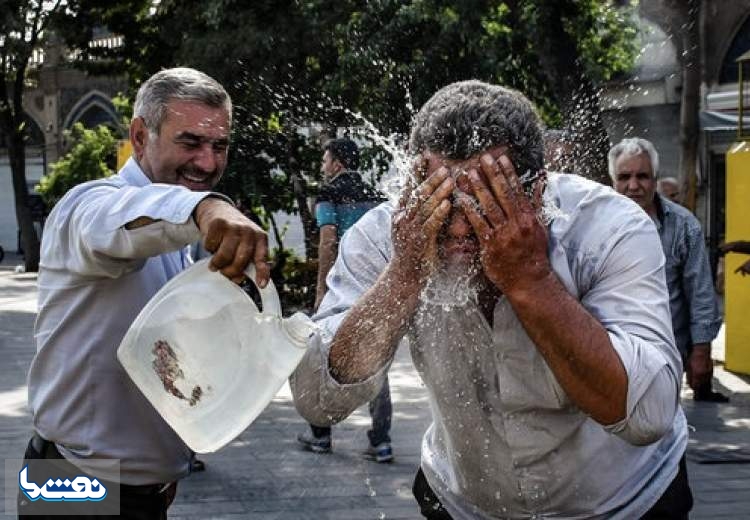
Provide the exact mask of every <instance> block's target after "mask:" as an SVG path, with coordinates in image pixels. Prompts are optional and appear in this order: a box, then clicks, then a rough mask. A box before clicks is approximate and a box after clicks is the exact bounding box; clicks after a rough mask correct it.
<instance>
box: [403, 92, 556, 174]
mask: <svg viewBox="0 0 750 520" xmlns="http://www.w3.org/2000/svg"><path fill="white" fill-rule="evenodd" d="M497 145H507V146H508V148H509V150H508V156H509V157H510V159H511V161H512V162H513V164H514V166H515V167H516V171H517V172H518V175H519V176H521V175H523V174H525V173H528V172H531V173H536V172H538V171H539V170H541V169H542V168H543V167H544V140H543V139H542V126H541V121H540V119H539V116H538V114H537V112H536V109H535V108H534V105H532V104H531V102H530V101H529V100H528V99H527V98H526V97H525V96H524V95H523V94H521V93H520V92H517V91H515V90H512V89H509V88H505V87H501V86H498V85H490V84H489V83H484V82H481V81H476V80H471V81H459V82H457V83H452V84H450V85H448V86H446V87H443V88H442V89H440V90H438V91H437V92H436V93H435V94H434V95H433V96H432V98H430V100H429V101H427V103H425V104H424V105H423V106H422V108H421V109H420V110H419V113H418V114H417V116H416V117H415V119H414V123H413V124H412V130H411V139H410V141H409V147H410V149H411V151H412V152H414V153H419V152H422V151H425V150H430V151H433V152H437V153H441V154H443V155H445V156H446V157H448V158H450V159H458V160H463V159H468V158H469V157H471V156H472V155H476V154H477V153H479V152H481V151H483V150H486V149H487V148H490V147H492V146H497Z"/></svg>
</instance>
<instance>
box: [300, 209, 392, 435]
mask: <svg viewBox="0 0 750 520" xmlns="http://www.w3.org/2000/svg"><path fill="white" fill-rule="evenodd" d="M389 239H390V211H389V209H388V207H387V206H385V205H381V206H379V207H378V208H376V209H374V210H372V211H371V212H370V213H368V214H366V215H365V216H364V217H362V218H361V219H360V220H359V221H358V222H357V223H356V224H355V225H354V226H352V227H351V228H350V229H349V230H348V231H347V232H346V233H345V234H344V236H343V237H342V239H341V245H340V246H339V255H338V258H337V259H336V263H335V264H334V266H333V268H332V269H331V271H330V272H329V274H328V278H327V279H326V283H327V284H328V292H327V293H326V296H325V298H324V299H323V302H322V303H321V305H320V309H319V311H318V313H317V314H316V315H315V316H314V317H313V319H314V321H315V322H316V323H317V324H318V325H319V326H320V332H319V333H318V334H316V335H315V336H313V338H312V339H311V342H310V345H309V348H308V349H307V353H306V354H305V356H304V358H303V359H302V362H301V363H300V364H299V366H298V367H297V369H296V370H295V371H294V373H293V374H292V376H291V377H290V379H289V383H290V387H291V389H292V395H293V397H294V404H295V407H296V408H297V411H298V412H299V413H300V415H302V417H304V418H305V419H306V420H307V421H309V422H310V423H311V424H314V425H316V426H327V425H330V424H335V423H337V422H339V421H342V420H344V419H345V418H346V417H348V416H349V415H350V414H351V413H352V412H353V411H354V410H356V409H357V408H358V407H359V406H361V405H363V404H364V403H367V402H369V401H371V400H372V399H374V398H375V396H376V395H377V394H378V392H379V391H380V389H381V388H382V386H383V383H384V380H385V376H386V374H387V373H388V367H389V366H390V361H389V362H388V363H386V365H384V366H383V367H381V368H380V369H379V370H378V372H377V373H375V374H374V375H372V376H371V377H369V378H368V379H366V380H364V381H361V382H359V383H352V384H341V383H339V382H338V381H336V380H335V379H334V378H333V377H332V376H331V374H330V371H329V365H328V355H329V351H330V348H331V342H332V340H333V337H334V336H335V335H336V332H337V330H338V328H339V326H340V325H341V322H342V321H343V320H344V318H345V317H346V315H347V313H348V312H349V310H350V309H351V307H352V306H353V305H354V304H355V303H356V301H357V300H358V299H359V298H360V297H361V296H362V295H363V294H364V293H365V292H366V291H367V290H368V289H369V288H370V287H371V286H372V285H374V284H375V281H376V280H377V278H378V276H380V273H382V272H383V270H384V269H385V267H386V265H387V263H388V261H389V259H390V257H391V246H390V240H389Z"/></svg>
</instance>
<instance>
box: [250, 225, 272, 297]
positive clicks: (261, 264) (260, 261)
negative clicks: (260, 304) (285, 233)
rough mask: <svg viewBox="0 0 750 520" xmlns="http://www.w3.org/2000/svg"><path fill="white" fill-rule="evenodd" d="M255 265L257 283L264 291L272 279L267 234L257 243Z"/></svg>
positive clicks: (254, 257)
mask: <svg viewBox="0 0 750 520" xmlns="http://www.w3.org/2000/svg"><path fill="white" fill-rule="evenodd" d="M253 263H254V264H255V282H256V283H257V284H258V287H260V288H261V289H262V288H264V287H265V286H266V285H268V280H270V278H271V265H270V264H269V263H268V237H267V236H266V234H265V233H263V234H262V235H261V236H259V237H258V238H257V239H256V241H255V251H254V255H253Z"/></svg>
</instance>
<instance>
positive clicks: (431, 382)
mask: <svg viewBox="0 0 750 520" xmlns="http://www.w3.org/2000/svg"><path fill="white" fill-rule="evenodd" d="M545 198H548V199H550V201H551V202H552V203H553V204H554V205H555V206H557V208H559V211H554V212H552V214H553V215H555V216H554V218H553V220H552V222H551V223H550V224H549V227H548V229H549V243H548V252H549V258H550V263H551V265H552V269H553V270H554V272H555V274H556V275H557V277H558V278H559V280H560V281H561V282H562V284H563V285H564V286H565V288H566V289H567V290H568V292H570V293H571V294H572V295H573V296H575V297H576V298H577V299H578V300H579V301H580V302H581V305H582V306H583V307H584V308H585V309H586V310H587V311H588V312H589V313H591V315H592V316H594V317H595V318H596V319H597V320H598V321H599V322H600V323H601V324H602V326H603V327H604V328H605V329H606V331H607V333H608V335H609V338H610V341H611V343H612V346H613V348H614V349H615V351H616V352H617V354H618V355H619V357H620V359H621V361H622V364H623V367H624V368H625V371H626V373H627V376H628V392H627V407H626V417H625V418H624V419H623V420H622V421H621V422H619V423H617V424H613V425H608V426H602V425H600V424H598V423H597V422H595V421H594V420H593V419H591V418H590V417H588V416H587V415H586V414H584V413H583V412H581V411H580V410H579V409H578V408H577V407H576V406H575V404H574V403H573V402H571V400H570V398H569V397H568V396H567V395H566V394H565V392H564V390H563V389H562V387H561V386H560V384H559V383H558V382H557V379H556V378H555V376H554V374H553V372H552V370H551V369H550V368H549V367H548V365H547V363H546V361H545V360H544V358H543V357H542V355H541V354H540V353H539V350H538V349H537V348H536V346H535V345H534V344H533V342H532V341H531V339H530V338H529V336H528V335H527V334H526V331H525V330H524V328H523V325H522V324H521V323H520V321H519V320H518V318H517V317H516V315H515V313H514V311H513V308H512V307H511V305H510V303H509V302H508V300H507V299H506V298H504V297H500V298H499V300H498V301H497V303H496V305H495V310H494V315H493V323H492V326H490V324H489V323H488V321H487V320H486V319H485V317H484V315H483V314H482V312H481V310H480V308H479V306H478V304H477V302H476V301H472V300H469V301H467V302H465V303H463V304H459V305H447V306H446V305H443V304H431V303H429V302H427V301H422V302H421V303H420V305H419V307H418V309H417V312H416V315H415V318H414V319H413V320H412V323H411V327H410V331H409V339H410V341H409V344H410V347H411V354H412V359H413V360H414V365H415V367H416V368H417V370H418V371H419V373H420V375H421V377H422V380H423V381H424V383H425V386H426V387H427V390H428V393H429V398H430V407H431V411H432V418H433V423H432V425H431V426H430V427H429V428H428V430H427V432H426V433H425V435H424V439H423V442H422V468H423V470H424V473H425V476H426V477H427V480H428V481H429V483H430V486H431V487H432V488H433V489H434V491H435V492H436V494H437V495H438V497H439V498H440V500H441V501H442V502H443V504H444V506H445V507H446V509H447V510H448V512H449V513H450V514H451V516H452V517H453V518H454V519H456V520H464V519H476V518H479V519H499V518H560V519H563V518H564V519H579V518H597V519H599V518H601V519H604V518H608V519H623V520H624V519H631V518H638V517H640V516H641V515H643V514H644V513H645V512H646V511H647V510H648V509H649V508H650V507H651V506H653V505H654V503H656V501H657V500H658V499H659V497H660V496H661V495H662V493H663V492H664V491H665V490H666V488H667V486H668V485H669V484H670V482H671V481H672V480H673V479H674V477H675V475H676V473H677V469H678V463H679V460H680V458H681V457H682V456H683V454H684V452H685V448H686V446H687V425H686V421H685V416H684V414H683V412H682V409H681V408H680V406H679V400H678V398H679V388H680V381H681V374H682V367H681V361H680V356H679V354H678V352H677V349H676V348H675V346H674V338H673V336H672V327H671V321H670V315H669V299H668V293H667V287H666V283H665V279H664V255H663V253H662V249H661V245H660V242H659V237H658V235H657V232H656V228H655V227H654V224H653V222H651V220H650V219H649V218H648V216H647V215H646V214H645V213H644V212H643V211H642V210H641V209H640V208H639V207H638V206H637V205H636V204H635V203H634V202H632V201H631V200H629V199H627V198H625V197H623V196H621V195H618V194H616V193H615V192H614V191H613V190H612V189H611V188H608V187H604V186H601V185H599V184H596V183H593V182H591V181H588V180H586V179H583V178H581V177H578V176H575V175H557V174H550V176H549V182H548V185H547V188H546V193H545ZM392 212H393V208H392V207H391V206H390V205H389V204H388V203H386V204H383V205H381V206H378V207H377V208H375V209H374V210H372V211H370V212H369V213H367V214H366V215H365V216H364V217H362V219H360V220H359V221H358V222H357V223H356V224H355V225H354V226H353V227H352V228H351V229H350V230H349V231H348V232H347V234H346V235H345V236H344V237H343V239H342V242H341V246H340V248H339V251H340V253H339V257H338V259H337V261H336V264H335V265H334V267H333V269H332V270H331V272H330V274H329V275H328V279H327V284H328V287H329V290H328V293H327V294H326V297H325V299H324V300H323V302H322V304H321V306H320V309H319V311H318V314H317V315H316V316H315V320H316V321H318V322H319V324H320V325H321V326H322V329H323V332H322V334H321V335H320V336H319V337H317V338H315V340H314V342H313V345H311V347H312V348H310V349H308V352H307V354H306V356H305V358H304V359H303V362H302V364H301V365H300V366H299V367H298V369H297V371H296V372H295V373H294V374H293V377H292V379H291V383H292V389H293V392H294V397H295V404H296V405H297V408H298V410H299V411H300V413H302V415H303V416H305V418H306V419H307V420H308V421H310V422H312V423H313V424H318V425H325V424H330V423H334V422H336V421H339V420H341V419H342V418H344V417H346V416H347V415H348V414H349V413H351V411H353V410H354V409H356V407H357V406H359V405H361V404H363V403H365V402H367V401H368V400H369V399H371V398H372V397H373V396H374V395H375V394H376V393H377V391H378V389H379V388H380V385H381V384H382V380H383V379H382V378H383V377H384V375H385V373H386V371H387V368H388V367H387V366H384V367H381V369H380V370H379V371H378V373H376V374H375V375H373V376H372V377H371V378H369V379H368V380H366V381H364V382H361V383H356V384H345V385H342V384H339V383H338V382H337V381H336V380H334V379H333V377H332V376H331V375H330V373H329V370H328V354H329V349H330V343H331V339H332V338H333V336H334V335H335V333H336V331H337V329H338V327H339V326H340V324H341V322H342V320H343V319H344V317H345V316H346V314H347V312H348V311H349V309H350V308H351V307H352V305H353V304H354V303H355V302H356V301H357V300H358V299H359V298H360V297H361V296H362V295H363V294H364V293H365V291H367V289H368V288H369V287H371V286H372V285H373V284H374V283H375V282H376V280H377V278H378V276H379V275H380V273H381V272H382V271H383V270H384V269H385V267H386V265H387V263H388V262H389V261H390V259H391V258H392V257H393V245H392V243H391V238H390V237H391V215H392ZM539 297H540V298H544V297H545V296H544V295H543V294H540V295H539ZM382 305H385V306H388V305H393V302H386V301H384V302H382Z"/></svg>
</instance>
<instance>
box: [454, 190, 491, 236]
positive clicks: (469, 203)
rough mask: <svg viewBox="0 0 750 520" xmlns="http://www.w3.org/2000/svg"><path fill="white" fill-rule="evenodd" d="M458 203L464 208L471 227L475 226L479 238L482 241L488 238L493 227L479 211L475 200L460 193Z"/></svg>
mask: <svg viewBox="0 0 750 520" xmlns="http://www.w3.org/2000/svg"><path fill="white" fill-rule="evenodd" d="M458 204H459V205H460V206H461V209H463V211H464V214H465V215H466V218H467V219H469V223H470V224H471V227H472V228H474V234H475V235H476V236H477V237H478V238H479V240H480V242H484V241H486V240H488V239H489V237H490V236H491V233H492V229H491V228H490V225H489V224H488V223H487V221H486V220H485V219H484V217H482V215H481V214H480V213H479V210H478V209H477V207H476V203H475V202H474V200H473V199H472V198H471V197H469V196H468V195H466V194H465V193H461V194H459V195H458Z"/></svg>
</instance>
